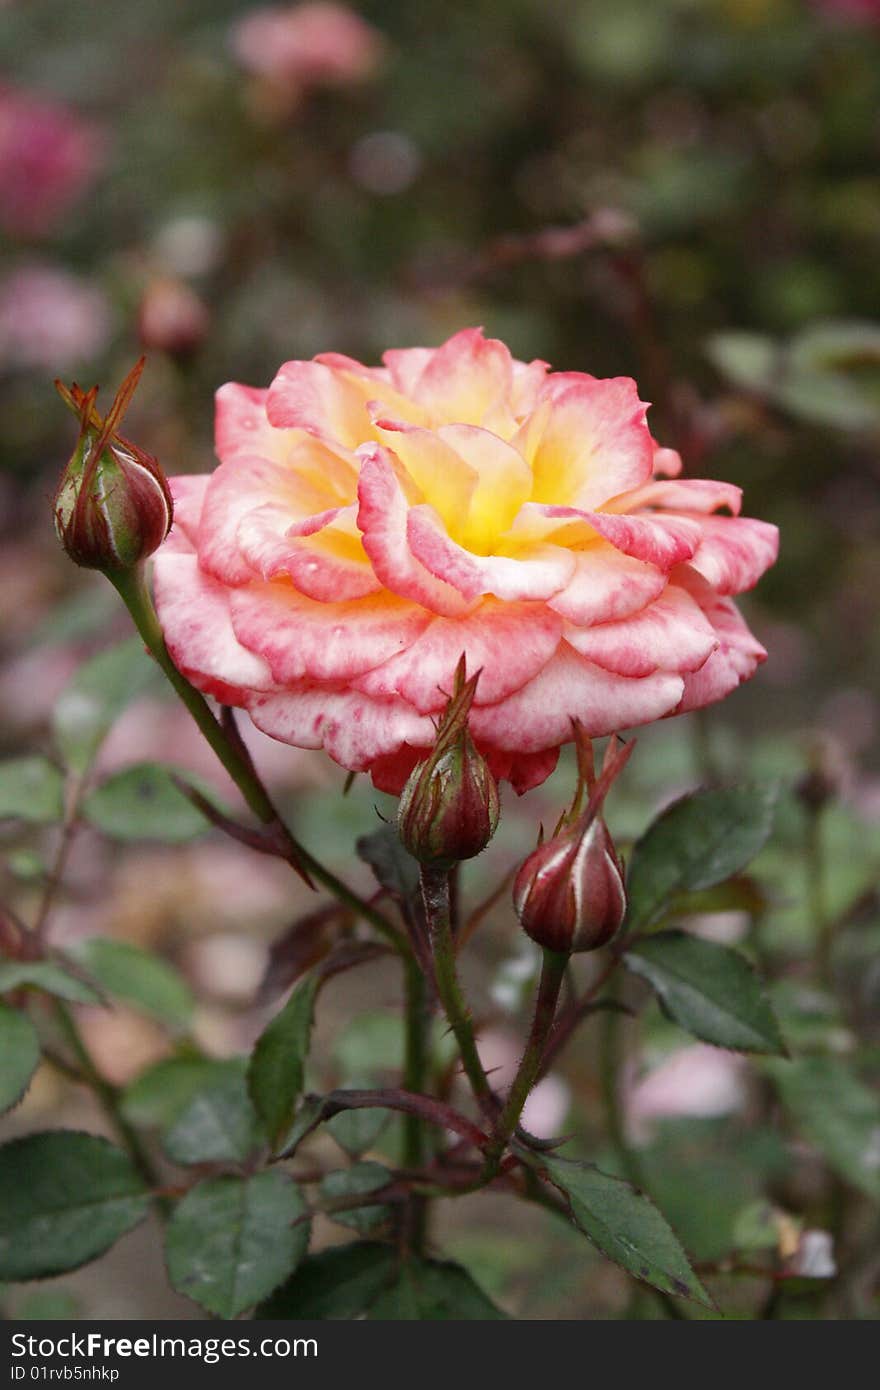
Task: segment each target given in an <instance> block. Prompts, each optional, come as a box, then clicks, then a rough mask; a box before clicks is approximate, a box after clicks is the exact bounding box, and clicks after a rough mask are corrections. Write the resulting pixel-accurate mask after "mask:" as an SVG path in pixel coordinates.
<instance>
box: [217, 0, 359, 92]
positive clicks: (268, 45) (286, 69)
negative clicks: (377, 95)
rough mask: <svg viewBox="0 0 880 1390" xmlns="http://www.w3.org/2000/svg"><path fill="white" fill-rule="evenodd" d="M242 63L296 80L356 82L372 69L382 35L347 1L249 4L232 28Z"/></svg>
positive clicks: (278, 79) (305, 83)
mask: <svg viewBox="0 0 880 1390" xmlns="http://www.w3.org/2000/svg"><path fill="white" fill-rule="evenodd" d="M232 48H233V52H234V53H235V56H236V57H237V59H238V61H239V62H240V63H241V65H242V67H244V68H246V69H247V71H248V72H252V73H254V74H255V76H257V77H264V78H268V79H269V80H270V81H271V82H275V83H278V84H286V83H292V84H293V85H294V86H302V87H312V86H322V85H327V86H335V85H338V84H345V83H348V82H358V81H361V80H362V79H363V78H365V77H369V76H370V74H371V73H372V72H373V71H374V70H375V68H376V66H377V64H378V62H379V58H380V56H381V52H382V39H381V37H380V35H379V34H378V33H377V31H376V30H375V29H373V28H372V26H371V25H369V24H367V23H366V21H365V20H363V19H361V17H360V15H357V14H355V12H354V11H353V10H350V9H349V8H348V7H347V6H346V5H334V4H329V3H316V4H310V5H291V6H285V7H278V8H271V7H267V8H266V9H258V10H253V11H252V12H250V13H249V14H247V15H245V17H244V18H243V19H241V20H239V21H238V23H237V24H236V25H235V27H234V28H233V30H232Z"/></svg>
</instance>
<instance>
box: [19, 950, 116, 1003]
mask: <svg viewBox="0 0 880 1390" xmlns="http://www.w3.org/2000/svg"><path fill="white" fill-rule="evenodd" d="M23 985H27V986H30V987H31V988H32V989H44V990H45V991H46V993H47V994H54V995H55V996H56V997H57V998H58V999H66V1000H67V1001H68V1002H69V1003H71V1004H103V1002H104V1000H103V999H102V998H101V996H100V994H98V992H97V990H95V989H93V988H92V986H91V985H87V984H86V983H85V981H84V980H78V979H77V978H76V976H75V975H71V974H69V972H68V971H66V970H62V968H61V966H60V965H55V963H54V962H53V961H49V960H29V961H24V960H4V961H0V994H8V993H9V992H10V990H13V989H20V988H21V987H22V986H23Z"/></svg>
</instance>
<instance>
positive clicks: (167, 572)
mask: <svg viewBox="0 0 880 1390" xmlns="http://www.w3.org/2000/svg"><path fill="white" fill-rule="evenodd" d="M153 591H154V594H155V599H156V608H157V610H158V613H159V621H160V622H161V624H162V631H163V633H164V636H165V642H166V644H167V646H168V650H169V652H170V653H171V657H172V659H173V661H174V663H175V665H176V666H177V667H178V668H179V669H180V670H181V671H182V672H183V673H184V675H185V676H186V677H187V679H188V680H190V681H192V683H193V685H196V686H198V688H199V689H200V690H204V691H205V692H206V693H207V694H209V695H214V696H216V698H217V699H218V700H222V701H224V702H225V703H226V704H237V705H241V704H244V702H245V697H246V693H247V692H248V691H251V690H271V689H273V685H274V683H273V680H272V676H271V672H270V671H269V667H268V666H267V665H266V663H265V661H263V660H262V659H261V658H260V657H259V656H256V655H255V654H254V653H253V652H251V651H248V650H247V649H246V648H245V647H243V646H242V645H241V643H240V642H239V641H238V639H237V638H236V636H235V633H234V632H233V630H232V621H231V618H230V615H229V593H230V591H229V590H228V589H226V588H224V586H223V585H222V584H218V583H217V581H216V580H214V579H212V578H211V577H210V575H207V574H205V573H204V572H203V571H202V570H201V569H200V568H199V565H198V561H197V560H196V557H195V555H182V554H176V553H175V552H174V551H168V550H166V549H165V548H164V547H163V548H162V549H161V550H159V551H158V552H157V553H156V555H155V557H154V560H153Z"/></svg>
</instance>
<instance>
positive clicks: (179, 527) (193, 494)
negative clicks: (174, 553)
mask: <svg viewBox="0 0 880 1390" xmlns="http://www.w3.org/2000/svg"><path fill="white" fill-rule="evenodd" d="M209 478H210V474H209V473H179V474H178V475H177V477H175V478H169V479H168V486H169V487H170V488H171V496H172V498H173V501H174V528H173V532H172V534H174V532H177V533H178V539H180V536H181V534H182V537H183V538H184V548H185V549H187V550H190V549H192V548H193V547H194V546H197V545H198V536H199V522H200V520H201V515H202V507H203V505H204V501H205V489H206V488H207V486H208V480H209ZM166 545H167V541H166Z"/></svg>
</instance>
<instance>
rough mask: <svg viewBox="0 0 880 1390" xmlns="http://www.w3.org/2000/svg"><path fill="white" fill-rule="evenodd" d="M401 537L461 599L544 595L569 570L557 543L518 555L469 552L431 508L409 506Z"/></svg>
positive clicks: (570, 559) (570, 561) (568, 558)
mask: <svg viewBox="0 0 880 1390" xmlns="http://www.w3.org/2000/svg"><path fill="white" fill-rule="evenodd" d="M406 534H407V540H408V541H409V547H410V550H411V551H412V554H413V555H414V556H415V558H416V559H417V560H418V561H420V562H421V564H422V565H424V567H425V569H427V570H428V571H429V572H430V573H431V574H433V575H435V576H437V578H442V579H445V580H447V581H448V582H449V583H450V584H454V585H455V587H456V589H458V590H459V592H460V593H462V594H463V595H464V597H465V598H467V599H475V598H479V597H482V595H484V594H494V595H495V597H496V598H502V599H508V600H510V601H511V602H515V601H516V600H517V599H531V600H538V599H548V598H551V597H552V595H553V594H556V593H558V592H559V590H560V589H562V588H563V587H564V586H565V585H566V584H567V583H568V581H569V579H570V578H571V576H572V575H573V574H574V570H575V561H574V556H573V555H572V553H571V551H569V550H563V549H562V548H561V547H560V546H556V545H545V546H532V547H531V548H530V549H529V551H528V552H527V554H526V555H525V556H524V558H522V559H511V558H510V557H509V556H506V555H474V554H472V553H471V552H470V551H469V550H465V549H464V547H463V546H460V545H457V544H456V542H455V541H453V540H452V539H451V537H450V536H448V535H447V533H446V531H445V530H444V529H443V523H442V521H441V520H440V517H439V516H438V515H437V513H436V512H435V511H434V508H433V507H429V506H424V505H423V506H418V507H411V508H410V511H409V515H408V517H407V523H406Z"/></svg>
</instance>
